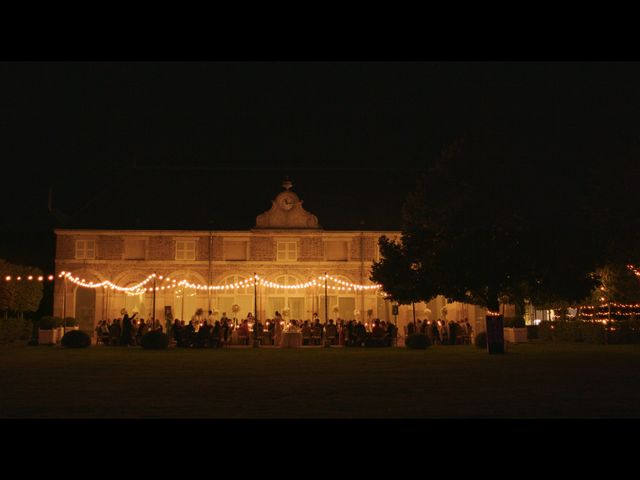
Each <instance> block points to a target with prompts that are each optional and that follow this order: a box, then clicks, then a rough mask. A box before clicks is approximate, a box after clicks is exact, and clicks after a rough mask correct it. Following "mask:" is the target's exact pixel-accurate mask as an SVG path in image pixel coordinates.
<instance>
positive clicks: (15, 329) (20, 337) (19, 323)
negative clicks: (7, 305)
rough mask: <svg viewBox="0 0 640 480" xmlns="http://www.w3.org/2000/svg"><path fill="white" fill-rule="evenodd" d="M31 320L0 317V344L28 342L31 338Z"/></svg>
mask: <svg viewBox="0 0 640 480" xmlns="http://www.w3.org/2000/svg"><path fill="white" fill-rule="evenodd" d="M32 332H33V322H32V321H31V320H27V319H20V318H12V317H9V318H7V319H4V318H2V319H0V344H6V343H15V342H28V341H29V340H31V335H32Z"/></svg>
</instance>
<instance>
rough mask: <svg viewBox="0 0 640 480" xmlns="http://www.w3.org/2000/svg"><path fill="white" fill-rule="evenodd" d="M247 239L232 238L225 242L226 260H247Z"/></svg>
mask: <svg viewBox="0 0 640 480" xmlns="http://www.w3.org/2000/svg"><path fill="white" fill-rule="evenodd" d="M247 244H248V242H247V241H244V240H230V241H226V242H224V259H225V260H233V261H238V260H247Z"/></svg>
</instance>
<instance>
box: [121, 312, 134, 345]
mask: <svg viewBox="0 0 640 480" xmlns="http://www.w3.org/2000/svg"><path fill="white" fill-rule="evenodd" d="M120 313H121V314H123V315H124V317H122V345H126V346H127V347H128V346H129V345H131V329H132V327H133V325H132V323H131V320H133V319H134V318H135V316H136V315H137V314H138V312H136V313H134V314H133V315H132V316H131V317H129V314H128V313H127V309H126V308H123V309H122V310H120Z"/></svg>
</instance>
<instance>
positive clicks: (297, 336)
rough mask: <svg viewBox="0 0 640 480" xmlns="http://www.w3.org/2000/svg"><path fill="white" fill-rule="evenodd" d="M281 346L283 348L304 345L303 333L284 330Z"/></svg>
mask: <svg viewBox="0 0 640 480" xmlns="http://www.w3.org/2000/svg"><path fill="white" fill-rule="evenodd" d="M280 346H281V347H282V348H300V347H301V346H302V333H300V332H283V333H282V341H281V342H280Z"/></svg>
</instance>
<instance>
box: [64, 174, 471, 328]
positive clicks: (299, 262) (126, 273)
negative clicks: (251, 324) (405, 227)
mask: <svg viewBox="0 0 640 480" xmlns="http://www.w3.org/2000/svg"><path fill="white" fill-rule="evenodd" d="M283 187H284V190H283V191H282V192H280V193H279V194H278V195H277V196H276V198H275V199H274V200H273V202H272V207H271V209H270V210H269V211H267V212H264V213H262V214H260V215H258V216H257V218H256V224H255V227H254V228H253V229H251V230H244V231H238V230H224V231H223V230H212V231H203V230H143V229H140V230H95V229H91V230H89V229H56V230H55V234H56V261H55V262H56V273H60V272H62V271H64V272H72V274H73V275H74V276H76V277H79V278H80V279H82V280H84V281H85V282H93V283H100V282H103V281H105V280H109V281H111V282H113V283H114V284H116V285H118V286H121V287H128V286H131V285H135V284H138V283H140V282H141V281H143V280H144V279H145V278H147V277H148V276H149V275H150V274H152V273H155V274H156V275H158V280H156V286H157V287H158V290H156V294H155V317H156V318H158V319H160V320H161V321H164V319H165V315H166V314H170V315H171V316H172V317H173V318H180V319H185V320H187V321H188V320H189V319H190V318H191V316H192V315H193V314H194V312H195V311H196V309H198V308H203V309H204V310H205V311H207V310H209V309H210V310H213V311H214V314H215V315H217V318H220V317H221V316H222V314H223V313H226V314H227V316H229V317H233V316H237V318H245V317H246V316H247V314H248V313H249V312H251V313H253V312H254V309H255V311H256V313H257V315H258V316H259V318H261V319H267V318H271V317H272V316H273V314H274V312H275V311H276V310H278V311H281V312H282V311H283V310H285V309H287V310H288V312H289V315H290V318H296V319H311V317H312V314H313V313H314V312H317V313H318V314H319V316H320V318H321V319H324V318H325V285H324V282H323V281H317V282H316V283H317V284H316V285H312V286H307V287H305V288H283V287H280V288H276V287H273V286H268V285H257V287H254V286H253V284H251V283H249V284H248V285H238V283H240V282H243V281H251V279H252V278H253V275H254V273H256V274H257V275H259V276H260V277H261V278H262V279H264V280H265V281H268V282H274V283H276V284H279V285H281V286H286V287H291V286H294V285H298V284H304V283H305V282H309V281H311V280H313V279H318V277H321V276H322V275H324V274H325V273H328V274H329V275H331V276H332V277H333V278H334V280H331V281H327V296H326V304H327V305H328V311H327V312H326V316H327V317H328V318H334V319H335V318H336V317H340V318H344V319H351V318H358V319H361V320H363V321H367V320H368V319H370V318H380V319H384V320H394V317H393V315H392V309H391V305H390V302H389V301H387V300H385V299H384V298H383V297H382V296H381V295H380V294H379V293H378V292H376V291H375V290H358V289H349V288H348V287H347V286H345V284H349V283H351V284H359V285H370V284H371V283H372V282H371V281H370V280H369V275H370V268H371V263H372V261H374V260H378V259H379V251H378V245H377V241H378V238H379V237H380V236H381V235H386V236H388V237H391V238H399V237H400V232H398V231H364V230H340V231H336V230H333V231H328V230H324V229H323V228H322V227H321V226H320V224H319V223H318V219H317V217H316V216H315V215H313V214H311V213H309V212H307V211H306V210H305V209H304V208H303V207H302V203H303V202H302V201H301V200H300V199H299V197H298V196H297V195H296V194H295V193H294V192H293V191H292V190H291V187H292V185H291V183H290V182H284V183H283ZM159 276H162V277H163V280H162V281H160V280H159ZM167 277H168V278H169V279H170V281H169V282H167V281H166V278H167ZM173 280H177V281H180V280H187V281H188V282H190V283H192V284H198V285H216V286H224V285H226V286H228V287H227V288H225V289H223V290H209V289H196V288H187V287H179V286H178V287H176V286H174V287H173V288H169V287H171V285H172V283H171V282H172V281H173ZM339 282H345V283H339ZM151 285H152V284H151V283H149V284H147V286H148V287H150V286H151ZM234 285H235V286H234ZM163 287H165V288H163ZM65 292H66V294H65ZM444 304H445V300H444V299H443V298H440V297H439V298H437V299H435V300H433V301H431V302H429V305H424V304H421V305H419V306H417V310H416V311H417V314H418V317H420V318H425V317H426V316H430V317H432V318H437V317H438V316H440V315H439V313H438V312H440V311H441V308H442V306H444ZM233 305H237V306H238V307H239V310H238V311H237V312H235V313H234V312H233V310H232V307H233ZM152 306H153V292H152V291H151V290H150V289H147V290H146V291H139V292H129V293H126V292H119V291H117V290H112V289H109V288H85V287H80V286H78V285H76V284H75V283H73V282H70V281H69V280H62V279H58V280H57V281H56V285H55V300H54V315H57V316H62V315H63V314H66V315H67V316H75V317H76V318H77V319H78V320H79V322H80V325H81V328H82V329H84V330H86V331H92V330H93V328H94V326H95V325H96V323H97V321H99V320H101V319H103V318H110V319H113V318H116V317H119V316H120V310H121V309H122V308H123V307H125V308H127V309H128V310H129V311H132V310H137V311H139V316H140V317H142V318H145V319H148V318H150V317H151V316H152V308H153V307H152ZM451 307H453V308H451ZM426 309H429V310H430V312H427V310H426ZM468 309H473V307H472V306H464V305H451V306H450V308H448V311H449V313H450V314H452V315H455V316H456V317H457V318H461V317H462V316H467V317H469V318H470V319H471V320H473V319H475V311H474V312H470V311H468ZM478 313H481V312H478ZM411 315H412V312H411V308H409V307H401V308H400V315H399V317H398V320H399V324H400V326H402V324H405V323H406V322H407V321H408V320H409V319H410V318H411Z"/></svg>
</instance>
